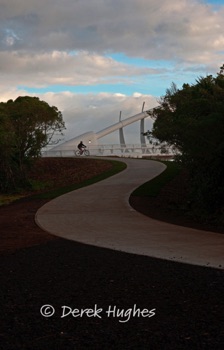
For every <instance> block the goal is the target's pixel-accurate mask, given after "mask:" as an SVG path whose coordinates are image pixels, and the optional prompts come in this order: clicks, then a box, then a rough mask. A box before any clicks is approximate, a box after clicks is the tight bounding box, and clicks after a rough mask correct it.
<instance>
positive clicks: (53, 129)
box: [0, 96, 65, 191]
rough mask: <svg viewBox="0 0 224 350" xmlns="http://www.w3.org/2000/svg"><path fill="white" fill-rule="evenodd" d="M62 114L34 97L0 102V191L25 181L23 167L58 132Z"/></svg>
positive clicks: (23, 183)
mask: <svg viewBox="0 0 224 350" xmlns="http://www.w3.org/2000/svg"><path fill="white" fill-rule="evenodd" d="M63 129H65V125H64V122H63V119H62V114H61V112H60V111H58V109H57V108H56V107H54V106H53V107H50V106H49V105H48V104H47V103H46V102H44V101H40V100H39V98H37V97H30V96H24V97H18V98H17V99H16V100H15V101H13V100H9V101H8V102H6V103H3V102H1V103H0V180H1V182H0V190H1V191H7V190H8V191H10V190H12V189H13V188H14V189H15V188H17V187H18V186H22V187H23V186H24V185H26V184H27V179H26V172H27V167H28V166H29V164H30V163H31V162H32V160H33V159H35V158H37V157H38V156H39V155H40V153H41V149H42V148H43V147H45V146H46V145H47V144H49V143H51V142H52V140H53V137H54V135H56V134H57V133H59V134H61V135H62V131H63Z"/></svg>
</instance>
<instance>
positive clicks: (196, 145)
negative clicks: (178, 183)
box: [152, 66, 224, 217]
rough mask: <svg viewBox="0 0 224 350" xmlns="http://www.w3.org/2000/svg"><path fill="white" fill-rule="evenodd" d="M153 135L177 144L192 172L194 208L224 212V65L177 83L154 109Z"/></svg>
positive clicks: (183, 160)
mask: <svg viewBox="0 0 224 350" xmlns="http://www.w3.org/2000/svg"><path fill="white" fill-rule="evenodd" d="M152 116H153V117H154V118H155V122H154V126H153V131H152V132H153V135H154V137H156V138H158V139H159V140H160V141H166V142H167V143H169V144H170V145H173V146H175V147H176V148H177V149H178V150H179V152H180V155H179V157H178V158H179V161H181V162H182V163H183V164H184V165H186V166H187V167H188V168H189V170H190V173H191V186H192V193H191V201H192V208H193V209H194V210H195V212H197V213H199V215H204V217H206V216H208V215H209V214H215V215H221V211H222V208H223V200H224V167H223V162H224V138H223V135H224V66H222V67H221V69H220V72H219V73H218V74H217V75H216V76H215V77H214V76H212V75H208V76H206V77H199V78H198V79H197V80H196V83H195V84H193V85H189V84H184V85H183V87H182V89H177V87H176V85H175V84H174V83H173V84H172V85H171V88H170V89H167V91H166V95H165V96H164V97H163V98H162V99H161V101H160V105H159V107H157V108H155V109H154V110H153V112H152Z"/></svg>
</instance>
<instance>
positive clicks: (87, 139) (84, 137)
mask: <svg viewBox="0 0 224 350" xmlns="http://www.w3.org/2000/svg"><path fill="white" fill-rule="evenodd" d="M152 110H153V108H152V109H150V110H147V111H142V112H141V113H138V114H135V115H133V116H131V117H128V118H126V119H124V120H121V114H120V119H119V122H117V123H115V124H112V125H110V126H108V127H106V128H104V129H102V130H100V131H98V132H93V131H88V132H86V133H84V134H81V135H79V136H76V137H74V138H72V139H71V140H69V141H66V142H64V143H62V144H60V145H57V146H55V147H53V148H52V149H51V150H50V151H66V150H71V149H75V148H76V147H77V145H78V143H79V142H80V141H83V143H84V144H86V145H88V144H91V145H98V140H99V139H100V138H102V137H104V136H106V135H109V134H111V133H113V132H114V131H116V130H119V136H120V146H121V147H125V139H124V134H123V128H124V127H126V126H127V125H130V124H133V123H136V122H137V121H140V122H141V123H140V143H141V145H142V146H145V136H144V135H143V132H144V120H145V118H148V117H149V116H150V111H152Z"/></svg>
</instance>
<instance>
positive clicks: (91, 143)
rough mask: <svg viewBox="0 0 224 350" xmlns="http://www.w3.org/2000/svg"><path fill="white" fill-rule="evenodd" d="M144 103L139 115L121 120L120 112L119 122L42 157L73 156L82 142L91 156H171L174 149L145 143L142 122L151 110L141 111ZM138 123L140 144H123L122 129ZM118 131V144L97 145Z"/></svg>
mask: <svg viewBox="0 0 224 350" xmlns="http://www.w3.org/2000/svg"><path fill="white" fill-rule="evenodd" d="M143 108H144V103H143V106H142V111H141V113H138V114H135V115H133V116H131V117H128V118H126V119H125V120H121V112H120V116H119V122H118V123H115V124H112V125H110V126H108V127H106V128H104V129H102V130H100V131H98V132H93V131H88V132H85V133H84V134H81V135H79V136H76V137H74V138H72V139H71V140H69V141H66V142H64V143H62V144H59V145H57V146H55V147H53V148H51V149H50V150H48V151H45V152H43V156H47V157H70V156H74V155H75V152H76V151H77V145H78V144H79V142H80V141H82V142H83V143H84V144H85V145H86V146H87V149H88V150H89V153H90V155H91V156H122V157H134V158H141V157H142V156H144V155H153V156H159V155H168V156H171V155H173V154H174V153H175V152H174V149H172V148H171V147H168V146H167V145H165V144H156V143H154V144H153V143H152V144H150V143H148V144H147V142H146V134H147V133H145V131H144V120H145V119H146V118H148V117H150V116H151V114H152V111H153V108H152V109H150V110H147V111H143ZM139 121H140V129H139V131H140V132H139V135H140V143H139V144H127V143H126V142H125V137H124V131H123V129H124V128H125V127H126V126H128V125H130V124H132V123H136V122H139ZM117 130H118V131H119V141H120V143H119V144H112V145H111V144H108V145H106V144H99V142H98V140H99V139H101V138H103V137H104V136H106V135H109V134H111V133H113V132H115V131H117ZM149 133H150V132H149Z"/></svg>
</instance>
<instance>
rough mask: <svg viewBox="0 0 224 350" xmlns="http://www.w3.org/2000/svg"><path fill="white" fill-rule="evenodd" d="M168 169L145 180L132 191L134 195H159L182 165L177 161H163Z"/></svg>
mask: <svg viewBox="0 0 224 350" xmlns="http://www.w3.org/2000/svg"><path fill="white" fill-rule="evenodd" d="M161 163H163V164H165V165H166V169H165V170H164V171H163V172H162V173H161V174H160V175H159V176H157V177H155V178H154V179H152V180H150V181H147V182H145V183H144V184H143V185H141V186H139V187H138V188H136V190H135V191H134V192H132V196H150V197H157V196H158V194H159V193H160V191H161V189H162V188H163V187H164V186H165V185H166V184H167V183H168V182H169V181H171V180H172V179H173V178H174V177H175V176H177V175H178V174H179V172H180V169H181V168H180V166H179V165H178V164H177V163H176V162H170V161H162V162H161Z"/></svg>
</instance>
